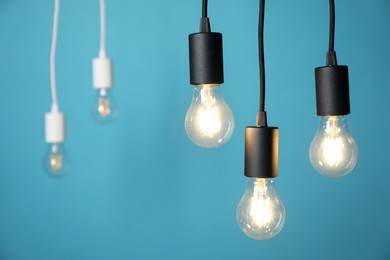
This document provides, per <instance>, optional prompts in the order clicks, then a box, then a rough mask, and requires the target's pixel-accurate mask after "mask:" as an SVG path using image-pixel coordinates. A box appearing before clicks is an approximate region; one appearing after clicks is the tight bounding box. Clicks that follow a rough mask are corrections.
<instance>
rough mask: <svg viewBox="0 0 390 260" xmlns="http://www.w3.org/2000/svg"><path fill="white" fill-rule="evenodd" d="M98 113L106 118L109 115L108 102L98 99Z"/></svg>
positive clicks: (104, 99)
mask: <svg viewBox="0 0 390 260" xmlns="http://www.w3.org/2000/svg"><path fill="white" fill-rule="evenodd" d="M98 111H99V114H100V115H101V116H103V117H104V116H108V115H110V113H111V109H110V100H108V99H106V98H99V104H98Z"/></svg>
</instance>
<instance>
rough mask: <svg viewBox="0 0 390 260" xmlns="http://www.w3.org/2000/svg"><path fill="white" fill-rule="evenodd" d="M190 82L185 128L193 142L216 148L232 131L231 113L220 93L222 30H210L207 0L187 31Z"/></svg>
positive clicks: (232, 117)
mask: <svg viewBox="0 0 390 260" xmlns="http://www.w3.org/2000/svg"><path fill="white" fill-rule="evenodd" d="M189 48H190V83H191V85H194V86H195V87H194V95H193V98H192V103H191V105H190V107H189V109H188V111H187V114H186V118H185V129H186V132H187V135H188V137H189V138H190V139H191V141H192V142H193V143H195V144H196V145H198V146H200V147H203V148H216V147H218V146H220V145H222V144H224V143H226V142H227V141H228V140H229V139H230V137H231V136H232V134H233V131H234V116H233V113H232V111H231V110H230V108H229V106H228V104H227V103H226V101H225V99H224V98H223V95H222V90H221V87H220V84H222V83H223V82H224V79H223V53H222V34H220V33H216V32H211V31H210V22H209V18H208V17H207V1H205V0H204V1H203V12H202V18H201V20H200V32H199V33H193V34H190V35H189Z"/></svg>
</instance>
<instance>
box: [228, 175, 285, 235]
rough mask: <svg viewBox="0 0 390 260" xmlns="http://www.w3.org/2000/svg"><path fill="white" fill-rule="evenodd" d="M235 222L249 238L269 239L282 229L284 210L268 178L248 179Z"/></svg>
mask: <svg viewBox="0 0 390 260" xmlns="http://www.w3.org/2000/svg"><path fill="white" fill-rule="evenodd" d="M236 216H237V221H238V225H239V226H240V228H241V230H242V231H243V232H244V233H245V235H247V236H248V237H250V238H253V239H257V240H265V239H270V238H273V237H274V236H276V235H277V234H278V233H279V232H280V231H281V230H282V228H283V226H284V223H285V220H286V210H285V208H284V205H283V202H282V201H281V200H280V198H279V196H278V194H277V193H276V189H275V186H274V180H273V179H268V178H249V179H248V183H247V186H246V190H245V193H244V196H243V197H242V199H241V201H240V204H239V205H238V208H237V214H236Z"/></svg>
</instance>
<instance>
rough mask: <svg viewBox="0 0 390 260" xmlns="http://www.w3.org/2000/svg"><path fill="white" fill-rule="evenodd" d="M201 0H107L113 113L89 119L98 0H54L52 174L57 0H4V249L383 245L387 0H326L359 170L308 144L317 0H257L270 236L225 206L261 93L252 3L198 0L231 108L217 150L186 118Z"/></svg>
mask: <svg viewBox="0 0 390 260" xmlns="http://www.w3.org/2000/svg"><path fill="white" fill-rule="evenodd" d="M200 3H201V1H200V0H191V1H189V0H186V1H183V0H169V1H162V0H149V1H144V0H132V1H126V0H116V1H110V0H107V3H106V5H107V51H108V55H109V56H110V57H112V58H113V60H114V63H115V92H114V95H115V98H116V102H117V104H118V107H119V114H118V118H117V120H116V121H115V122H113V124H111V125H107V126H102V125H99V124H96V123H95V122H94V121H93V120H92V119H91V117H90V114H89V110H90V106H91V103H92V100H93V98H94V93H93V89H92V75H91V74H92V73H91V59H92V58H93V57H95V56H96V55H97V52H98V47H99V46H98V45H99V5H98V1H97V0H94V1H92V0H88V1H78V0H67V1H62V3H61V4H62V5H61V14H60V25H59V38H58V49H57V50H58V52H57V85H58V94H59V102H60V107H61V110H63V111H64V112H65V113H66V115H67V134H68V136H67V137H68V139H67V142H66V149H67V152H68V154H69V156H70V158H71V160H72V165H71V167H72V168H71V169H72V170H71V172H70V174H69V175H68V176H66V177H64V178H62V179H60V180H56V179H52V178H50V177H48V176H47V175H46V174H45V173H44V172H43V170H42V167H41V165H42V159H43V156H44V154H45V152H46V144H45V141H44V121H43V115H44V113H45V112H47V111H49V109H50V92H49V52H50V43H51V29H52V16H53V14H52V11H53V1H44V0H36V1H28V0H12V1H11V0H0V57H1V58H0V89H1V99H0V100H1V101H0V111H1V127H0V259H2V260H3V259H4V260H30V259H31V260H38V259H39V260H69V259H72V260H79V259H80V260H85V259H87V260H89V259H94V260H106V259H110V260H111V259H197V260H198V259H283V260H285V259H299V260H301V259H309V260H312V259H316V260H328V259H332V260H339V259H340V260H341V259H342V260H345V259H383V260H384V259H390V248H389V243H390V221H389V220H390V204H389V201H390V193H389V182H390V174H389V170H390V167H389V164H388V163H387V162H388V160H389V158H388V157H389V146H390V140H389V138H388V135H389V127H390V121H389V112H388V108H389V95H390V87H389V83H390V81H389V71H390V65H389V60H390V47H389V46H390V1H388V0H372V1H365V0H355V1H336V12H337V24H336V51H337V53H338V59H339V63H340V64H346V65H348V66H349V69H350V86H351V106H352V114H351V115H350V116H349V117H348V122H349V126H350V130H351V132H352V134H353V135H354V137H355V139H356V141H357V143H358V146H359V161H358V164H357V166H356V168H355V170H354V171H353V173H351V174H350V175H348V176H346V177H344V178H341V179H337V180H334V179H326V178H324V177H321V176H320V175H318V174H317V173H315V171H314V170H313V169H312V167H311V165H310V162H309V159H308V149H309V144H310V142H311V139H312V137H313V136H314V133H315V131H316V127H317V126H316V125H317V117H316V112H315V92H314V68H315V67H317V66H322V65H324V64H325V51H326V49H327V41H328V40H327V37H328V15H329V14H328V1H326V0H323V1H313V0H299V1H282V0H274V1H267V3H266V22H265V26H266V28H265V51H266V72H267V74H266V75H267V87H268V88H267V110H268V116H269V123H270V125H275V126H279V127H280V149H279V150H280V158H279V159H280V161H279V167H280V171H279V178H277V179H276V181H277V189H278V192H279V194H280V196H281V198H282V200H283V201H284V204H285V207H286V210H287V220H286V225H285V227H284V229H283V230H282V232H281V233H280V234H279V235H278V236H277V237H275V238H274V239H272V240H269V241H254V240H251V239H249V238H247V237H246V236H245V235H244V234H243V233H241V231H240V229H239V228H238V225H237V223H236V219H235V211H236V206H237V204H238V202H239V200H240V198H241V196H242V194H243V192H244V188H245V184H246V178H245V177H244V175H243V159H244V128H245V126H247V125H253V124H254V123H255V117H256V111H257V102H258V82H259V79H258V60H257V20H258V1H254V0H251V1H249V0H246V1H239V0H236V1H230V0H229V1H227V0H211V1H210V5H209V15H210V18H211V22H212V29H213V30H214V31H219V32H222V33H223V36H224V63H225V84H224V85H223V88H224V95H225V98H226V100H227V101H228V103H229V105H230V107H231V109H232V110H233V112H234V114H235V119H236V130H235V133H234V134H233V137H232V138H231V140H230V141H229V142H228V143H227V144H225V145H224V146H223V147H221V148H219V149H217V150H202V149H200V148H198V147H196V146H195V145H193V144H192V143H191V141H190V140H189V139H188V138H187V136H186V133H185V130H184V117H185V113H186V111H187V108H188V106H189V104H190V101H191V97H192V87H191V86H190V85H189V68H188V42H187V37H188V34H189V33H193V32H196V31H197V29H198V23H199V17H200Z"/></svg>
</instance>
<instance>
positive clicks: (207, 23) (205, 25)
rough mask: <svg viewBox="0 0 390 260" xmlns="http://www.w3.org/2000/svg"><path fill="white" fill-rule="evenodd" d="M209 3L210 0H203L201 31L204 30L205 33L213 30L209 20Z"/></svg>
mask: <svg viewBox="0 0 390 260" xmlns="http://www.w3.org/2000/svg"><path fill="white" fill-rule="evenodd" d="M207 5H208V1H207V0H203V1H202V17H201V18H200V26H199V31H200V32H204V33H208V32H210V31H211V29H210V21H209V18H208V17H207Z"/></svg>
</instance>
